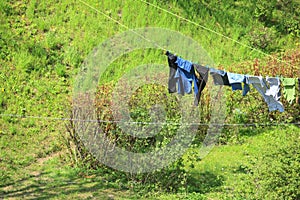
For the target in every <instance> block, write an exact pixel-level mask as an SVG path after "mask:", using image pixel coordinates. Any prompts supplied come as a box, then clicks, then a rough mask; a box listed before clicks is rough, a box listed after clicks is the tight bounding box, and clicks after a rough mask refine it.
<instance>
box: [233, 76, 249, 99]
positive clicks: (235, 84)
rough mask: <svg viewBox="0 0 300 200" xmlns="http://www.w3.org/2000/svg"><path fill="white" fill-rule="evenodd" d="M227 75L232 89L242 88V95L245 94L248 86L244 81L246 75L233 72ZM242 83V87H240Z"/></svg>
mask: <svg viewBox="0 0 300 200" xmlns="http://www.w3.org/2000/svg"><path fill="white" fill-rule="evenodd" d="M227 75H228V81H229V84H230V85H231V88H232V91H235V90H243V96H245V95H246V94H247V93H248V92H249V91H250V87H249V85H248V83H247V81H246V76H245V75H241V74H235V73H229V72H228V73H227ZM242 83H243V84H244V89H243V87H242Z"/></svg>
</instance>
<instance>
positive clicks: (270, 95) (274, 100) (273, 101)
mask: <svg viewBox="0 0 300 200" xmlns="http://www.w3.org/2000/svg"><path fill="white" fill-rule="evenodd" d="M247 79H248V82H249V84H252V85H253V87H254V88H255V89H256V90H257V91H258V92H259V93H260V94H261V95H262V96H263V98H264V100H265V102H266V103H267V104H268V107H269V111H270V112H271V111H275V110H278V111H279V112H284V107H283V105H282V103H281V102H280V101H279V99H280V96H281V94H280V80H279V78H268V77H267V78H266V79H264V78H262V77H261V76H259V77H258V76H247ZM268 84H269V85H270V87H269V86H268Z"/></svg>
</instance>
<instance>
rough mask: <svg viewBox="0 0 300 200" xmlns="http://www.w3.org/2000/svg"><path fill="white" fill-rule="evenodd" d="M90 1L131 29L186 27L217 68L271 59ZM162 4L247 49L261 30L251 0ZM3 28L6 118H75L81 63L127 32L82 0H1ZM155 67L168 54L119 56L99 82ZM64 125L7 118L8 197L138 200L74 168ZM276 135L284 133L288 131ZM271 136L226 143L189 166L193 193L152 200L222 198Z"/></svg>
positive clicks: (3, 152)
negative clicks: (74, 98) (75, 91)
mask: <svg viewBox="0 0 300 200" xmlns="http://www.w3.org/2000/svg"><path fill="white" fill-rule="evenodd" d="M151 2H152V1H151ZM88 3H89V4H90V5H91V6H93V7H95V8H96V9H99V10H100V11H101V12H104V13H105V14H108V15H109V16H111V17H113V18H115V19H117V20H119V21H120V22H121V23H123V24H124V25H125V26H127V27H128V28H140V27H145V26H148V27H161V28H168V29H172V30H175V31H179V32H181V33H183V34H185V35H186V36H189V37H191V38H193V39H194V40H196V41H197V42H198V43H199V44H200V45H201V46H203V48H204V49H205V50H206V51H207V52H208V54H209V55H210V56H211V57H212V59H213V60H214V61H215V63H216V64H217V65H222V66H225V67H230V66H231V65H232V64H236V63H239V62H242V61H248V60H253V59H254V58H262V57H264V55H263V54H260V53H258V52H255V51H252V50H251V49H248V48H245V47H243V46H240V45H238V44H237V43H234V42H233V41H230V40H227V39H225V38H222V37H220V36H218V35H216V34H213V33H210V32H208V31H206V30H204V29H201V28H199V27H197V26H195V25H193V24H190V23H187V22H184V21H182V20H179V19H177V18H175V17H173V16H171V15H170V14H167V13H164V12H161V11H159V10H157V9H155V8H153V7H150V6H147V5H146V4H144V3H142V2H140V1H134V0H129V1H101V2H100V1H95V0H91V1H88ZM157 4H158V5H159V6H161V7H163V8H165V9H168V10H171V11H172V12H174V13H176V14H178V15H180V16H183V17H186V18H188V19H191V20H193V21H195V22H197V23H199V24H201V25H205V26H207V27H208V28H210V29H213V30H215V31H217V32H220V33H222V34H224V35H226V36H229V37H231V38H233V39H235V40H239V41H240V42H242V43H244V44H247V45H250V44H249V40H250V39H251V38H249V37H250V35H249V33H250V32H251V31H253V30H256V27H261V26H262V24H261V23H260V22H258V21H257V20H255V19H254V17H253V16H252V12H253V5H252V3H249V2H248V1H228V2H219V1H211V3H209V4H207V3H206V4H202V3H201V2H199V1H196V0H194V1H161V2H157ZM0 22H1V23H0V114H6V115H7V114H16V115H22V116H42V117H51V118H53V117H55V118H63V117H69V111H70V109H71V108H70V105H71V101H72V90H73V84H74V80H75V77H76V74H77V72H78V70H79V69H80V65H81V63H82V62H83V60H84V59H85V58H86V57H87V56H88V54H89V53H90V52H91V50H92V49H93V48H94V47H96V46H97V45H98V44H100V43H101V42H103V41H105V40H107V39H108V38H110V37H112V36H113V35H115V34H117V33H121V32H123V31H126V28H124V27H121V26H119V25H118V24H116V23H114V22H112V21H110V20H109V19H107V18H105V17H104V16H103V15H101V14H100V13H97V12H95V11H94V10H93V9H91V8H89V7H87V6H86V5H84V4H83V3H81V2H80V1H71V0H66V1H60V0H57V1H54V0H49V1H37V0H26V1H13V2H11V1H2V2H1V3H0ZM297 42H298V43H297ZM269 45H270V46H271V47H270V48H269V49H264V51H266V52H270V53H271V52H280V51H285V50H288V49H293V48H297V45H299V38H298V37H293V36H292V35H291V34H286V35H284V34H279V33H278V34H277V35H276V38H275V39H274V40H273V41H272V43H270V44H269ZM187 59H188V58H187ZM152 62H158V63H164V64H166V58H165V57H164V56H161V52H160V51H158V50H153V49H152V50H147V51H135V52H132V53H130V54H129V55H127V56H123V57H121V58H119V59H117V60H116V61H115V62H114V63H113V64H112V65H111V66H110V67H109V69H108V71H107V72H106V74H105V75H107V76H104V79H101V81H103V82H109V81H113V82H114V81H116V80H118V78H119V77H121V75H122V74H123V73H124V71H126V70H130V69H131V68H133V67H135V66H137V65H140V64H143V63H152ZM111 69H116V70H113V73H114V75H115V76H114V77H112V76H109V74H110V73H111V71H110V70H111ZM249 73H251V72H249ZM64 123H65V122H64V121H62V120H50V119H47V118H45V119H42V118H40V119H39V118H17V117H10V116H1V117H0V199H1V198H8V199H9V198H13V199H22V198H40V199H44V198H52V199H74V198H81V199H112V198H116V199H137V198H140V196H137V194H135V193H134V192H133V191H134V188H130V187H129V186H128V185H126V184H124V183H114V181H112V180H110V178H109V176H107V175H105V174H101V172H91V171H88V170H85V169H82V168H80V167H79V166H77V167H71V166H70V165H71V164H70V163H71V162H70V161H69V160H68V156H67V154H68V152H67V150H66V147H65V145H64V143H63V136H64V135H65V132H66V129H65V127H64ZM277 130H279V132H280V133H282V134H284V133H285V132H287V131H289V129H287V130H285V129H284V130H282V131H280V129H279V128H278V129H275V131H277ZM293 130H294V129H293ZM275 131H273V132H275ZM268 133H269V130H265V132H263V131H262V132H261V133H260V132H258V133H257V134H256V135H255V134H254V135H251V136H242V138H240V139H241V140H243V144H242V145H236V144H230V145H227V146H218V147H216V148H215V149H214V150H213V151H212V152H211V153H210V154H209V155H208V156H207V157H206V158H205V159H203V160H202V161H199V162H195V163H194V165H195V167H194V168H193V169H190V170H191V173H193V174H195V178H196V179H195V180H192V181H193V183H191V186H189V187H193V188H192V189H191V193H179V194H167V193H166V194H161V193H155V194H150V195H148V196H147V198H150V197H151V196H152V198H154V199H155V198H161V199H172V198H187V199H188V198H190V199H192V198H196V199H197V198H202V197H203V198H205V197H208V198H215V199H219V198H221V195H222V192H221V191H222V188H226V187H229V188H231V187H232V185H234V184H235V183H236V181H238V180H239V179H238V178H239V177H242V176H243V175H244V174H243V173H240V172H239V169H240V168H242V167H241V166H242V165H243V163H244V162H246V159H247V157H248V155H255V154H257V153H259V152H260V149H261V148H263V146H264V145H265V144H266V143H265V142H266V141H268V140H269V139H270V138H273V137H270V138H269V135H268ZM191 151H192V150H191ZM194 151H197V149H194ZM245 152H246V153H245ZM189 165H190V163H188V162H187V167H188V166H189ZM206 180H208V182H206ZM192 191H194V192H195V193H193V192H192ZM145 198H146V197H145Z"/></svg>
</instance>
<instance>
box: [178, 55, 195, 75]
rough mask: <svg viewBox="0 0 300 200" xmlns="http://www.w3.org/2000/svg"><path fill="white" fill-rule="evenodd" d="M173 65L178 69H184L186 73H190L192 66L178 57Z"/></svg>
mask: <svg viewBox="0 0 300 200" xmlns="http://www.w3.org/2000/svg"><path fill="white" fill-rule="evenodd" d="M175 63H176V64H177V65H178V67H180V68H181V69H184V70H185V71H187V72H190V71H191V69H192V65H193V63H191V62H190V61H188V60H184V59H182V58H180V57H179V56H177V60H176V62H175Z"/></svg>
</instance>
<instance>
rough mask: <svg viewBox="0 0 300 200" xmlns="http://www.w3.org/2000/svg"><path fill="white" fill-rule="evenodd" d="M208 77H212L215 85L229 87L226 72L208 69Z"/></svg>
mask: <svg viewBox="0 0 300 200" xmlns="http://www.w3.org/2000/svg"><path fill="white" fill-rule="evenodd" d="M209 71H210V75H212V77H213V80H214V84H215V85H227V86H230V84H229V80H228V76H227V72H225V71H223V70H218V69H214V68H210V69H209Z"/></svg>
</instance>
